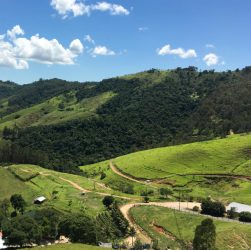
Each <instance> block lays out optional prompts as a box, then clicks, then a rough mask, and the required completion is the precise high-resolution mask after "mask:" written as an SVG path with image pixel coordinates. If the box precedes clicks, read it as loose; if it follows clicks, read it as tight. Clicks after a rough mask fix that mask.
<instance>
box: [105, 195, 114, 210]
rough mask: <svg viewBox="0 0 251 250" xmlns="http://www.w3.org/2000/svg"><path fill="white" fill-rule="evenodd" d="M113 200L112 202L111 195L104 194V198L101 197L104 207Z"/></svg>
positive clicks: (108, 205)
mask: <svg viewBox="0 0 251 250" xmlns="http://www.w3.org/2000/svg"><path fill="white" fill-rule="evenodd" d="M113 202H114V198H113V196H105V197H104V199H103V204H104V205H105V206H106V207H110V206H111V205H112V203H113Z"/></svg>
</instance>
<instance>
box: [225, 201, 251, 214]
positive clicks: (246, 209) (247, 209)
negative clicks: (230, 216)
mask: <svg viewBox="0 0 251 250" xmlns="http://www.w3.org/2000/svg"><path fill="white" fill-rule="evenodd" d="M232 207H234V208H235V209H236V212H237V213H241V212H250V213H251V206H248V205H245V204H241V203H238V202H232V203H230V204H229V205H228V206H227V210H230V209H231V208H232Z"/></svg>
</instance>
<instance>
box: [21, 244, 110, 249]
mask: <svg viewBox="0 0 251 250" xmlns="http://www.w3.org/2000/svg"><path fill="white" fill-rule="evenodd" d="M28 249H29V250H30V249H31V248H25V249H24V250H28ZM32 249H34V250H40V249H46V250H100V249H103V248H100V247H96V246H90V245H84V244H59V245H52V246H46V247H45V246H41V247H33V248H32ZM106 249H109V248H106Z"/></svg>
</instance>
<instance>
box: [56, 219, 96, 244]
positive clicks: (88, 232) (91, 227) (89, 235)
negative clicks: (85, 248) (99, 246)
mask: <svg viewBox="0 0 251 250" xmlns="http://www.w3.org/2000/svg"><path fill="white" fill-rule="evenodd" d="M59 233H60V234H61V235H65V236H66V237H69V238H70V240H71V242H79V243H88V244H96V243H97V242H96V231H95V221H94V220H93V219H92V218H90V217H88V216H86V215H82V214H69V215H66V216H65V218H64V219H63V220H62V221H61V223H60V225H59Z"/></svg>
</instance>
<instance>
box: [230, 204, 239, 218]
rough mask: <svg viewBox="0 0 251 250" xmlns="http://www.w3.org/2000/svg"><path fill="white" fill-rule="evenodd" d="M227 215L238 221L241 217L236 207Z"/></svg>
mask: <svg viewBox="0 0 251 250" xmlns="http://www.w3.org/2000/svg"><path fill="white" fill-rule="evenodd" d="M227 215H228V218H229V219H236V218H238V216H239V214H238V213H237V212H236V208H235V207H231V209H230V210H228V211H227Z"/></svg>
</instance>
